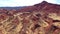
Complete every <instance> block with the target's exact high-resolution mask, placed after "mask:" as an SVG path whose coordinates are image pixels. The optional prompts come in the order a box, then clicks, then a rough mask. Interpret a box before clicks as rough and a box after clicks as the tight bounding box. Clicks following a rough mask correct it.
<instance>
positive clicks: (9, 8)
mask: <svg viewBox="0 0 60 34" xmlns="http://www.w3.org/2000/svg"><path fill="white" fill-rule="evenodd" d="M24 7H25V6H23V7H20V6H19V7H0V9H7V10H12V9H16V10H17V9H21V8H24Z"/></svg>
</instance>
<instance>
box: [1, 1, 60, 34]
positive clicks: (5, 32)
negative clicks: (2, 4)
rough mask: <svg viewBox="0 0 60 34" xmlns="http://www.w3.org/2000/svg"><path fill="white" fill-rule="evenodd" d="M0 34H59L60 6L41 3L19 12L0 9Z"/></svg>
mask: <svg viewBox="0 0 60 34" xmlns="http://www.w3.org/2000/svg"><path fill="white" fill-rule="evenodd" d="M0 34H60V5H57V4H51V3H48V2H46V1H43V2H42V3H39V4H36V5H33V6H28V7H25V8H22V9H20V10H14V9H12V10H6V9H0Z"/></svg>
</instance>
